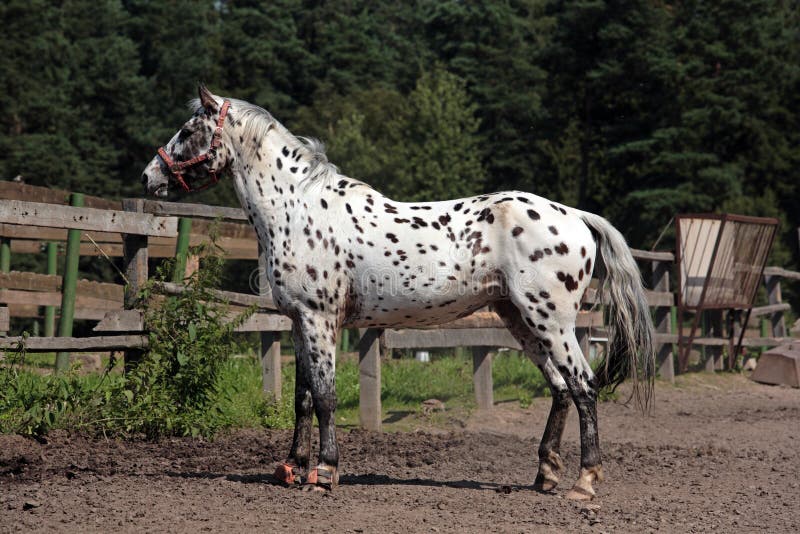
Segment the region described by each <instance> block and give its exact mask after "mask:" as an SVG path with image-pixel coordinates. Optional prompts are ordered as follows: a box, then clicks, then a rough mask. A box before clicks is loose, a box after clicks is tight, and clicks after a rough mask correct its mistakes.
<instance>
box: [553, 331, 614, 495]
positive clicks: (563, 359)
mask: <svg viewBox="0 0 800 534" xmlns="http://www.w3.org/2000/svg"><path fill="white" fill-rule="evenodd" d="M551 359H552V360H553V363H554V364H555V367H556V369H557V370H558V372H559V374H560V375H561V376H562V378H563V379H564V382H566V384H567V387H568V388H569V391H570V394H571V395H572V400H573V401H574V402H575V407H576V408H577V410H578V418H579V421H580V436H581V437H580V439H581V470H580V475H579V477H578V480H577V481H576V482H575V485H574V486H572V489H571V490H570V491H569V492H568V493H567V495H566V497H567V498H568V499H573V500H582V501H583V500H591V499H593V498H594V496H595V491H594V488H593V485H594V483H595V482H602V481H603V478H604V477H603V464H602V462H601V458H600V436H599V434H598V430H597V389H598V388H597V379H596V378H595V376H594V373H593V372H592V369H591V367H589V363H588V362H587V361H586V359H585V358H584V356H583V353H582V352H581V349H580V345H579V343H578V340H577V338H576V337H575V332H574V330H573V329H572V328H571V327H570V328H569V329H567V331H566V332H565V334H564V335H563V336H561V338H560V339H559V341H558V342H557V343H554V344H553V354H552V356H551Z"/></svg>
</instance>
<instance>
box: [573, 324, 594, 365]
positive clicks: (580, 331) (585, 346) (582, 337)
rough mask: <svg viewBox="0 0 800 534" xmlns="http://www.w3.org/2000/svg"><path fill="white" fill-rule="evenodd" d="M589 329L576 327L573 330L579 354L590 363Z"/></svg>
mask: <svg viewBox="0 0 800 534" xmlns="http://www.w3.org/2000/svg"><path fill="white" fill-rule="evenodd" d="M590 336H591V329H590V328H588V327H583V326H581V327H577V328H575V337H576V338H577V339H578V346H579V347H580V348H581V352H582V353H583V357H584V359H585V360H586V361H587V362H589V363H591V362H590V360H591V356H590V354H589V352H590V350H591V338H590Z"/></svg>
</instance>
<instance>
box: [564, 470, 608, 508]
mask: <svg viewBox="0 0 800 534" xmlns="http://www.w3.org/2000/svg"><path fill="white" fill-rule="evenodd" d="M604 478H605V477H604V476H603V466H602V465H596V466H594V467H581V474H580V476H579V477H578V481H577V482H575V485H574V486H572V489H571V490H569V491H568V492H567V499H570V500H573V501H591V500H592V499H594V496H595V493H594V488H593V487H592V484H593V483H594V482H602V481H603V479H604Z"/></svg>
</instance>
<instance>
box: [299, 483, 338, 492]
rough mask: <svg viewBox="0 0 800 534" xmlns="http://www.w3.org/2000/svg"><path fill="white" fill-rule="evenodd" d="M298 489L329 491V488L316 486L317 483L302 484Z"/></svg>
mask: <svg viewBox="0 0 800 534" xmlns="http://www.w3.org/2000/svg"><path fill="white" fill-rule="evenodd" d="M300 490H301V491H305V492H306V493H327V492H329V491H331V490H330V488H326V487H324V486H318V485H317V484H303V485H302V486H300Z"/></svg>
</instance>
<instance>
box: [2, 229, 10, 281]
mask: <svg viewBox="0 0 800 534" xmlns="http://www.w3.org/2000/svg"><path fill="white" fill-rule="evenodd" d="M10 270H11V238H10V237H0V271H3V272H4V273H7V272H8V271H10Z"/></svg>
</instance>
